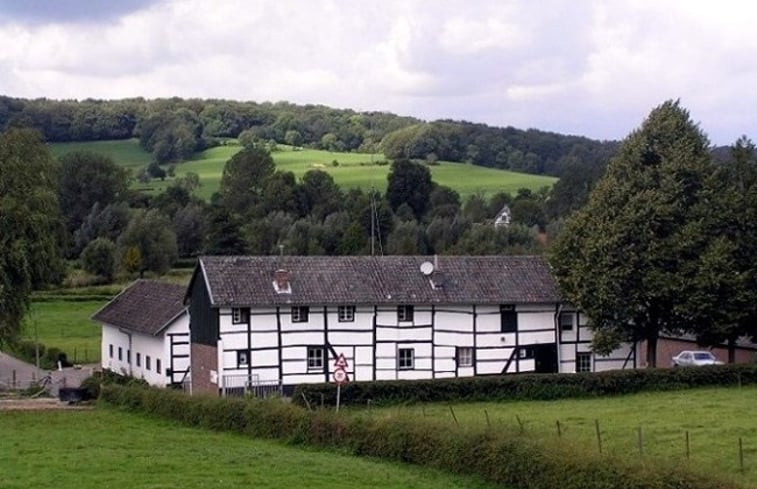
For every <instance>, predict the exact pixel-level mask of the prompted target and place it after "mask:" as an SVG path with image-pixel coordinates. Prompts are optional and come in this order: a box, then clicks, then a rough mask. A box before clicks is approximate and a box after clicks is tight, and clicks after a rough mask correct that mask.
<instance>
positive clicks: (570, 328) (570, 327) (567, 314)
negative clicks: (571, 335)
mask: <svg viewBox="0 0 757 489" xmlns="http://www.w3.org/2000/svg"><path fill="white" fill-rule="evenodd" d="M563 317H567V318H570V324H568V323H565V322H564V321H563ZM558 321H559V323H560V331H573V328H574V327H575V324H576V313H575V312H561V313H560V317H559V318H558Z"/></svg>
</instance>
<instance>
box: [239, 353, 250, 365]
mask: <svg viewBox="0 0 757 489" xmlns="http://www.w3.org/2000/svg"><path fill="white" fill-rule="evenodd" d="M249 365H250V351H249V350H237V368H241V367H247V366H249Z"/></svg>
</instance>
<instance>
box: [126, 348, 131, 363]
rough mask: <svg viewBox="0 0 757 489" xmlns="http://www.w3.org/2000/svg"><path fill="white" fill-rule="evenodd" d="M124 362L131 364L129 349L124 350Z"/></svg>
mask: <svg viewBox="0 0 757 489" xmlns="http://www.w3.org/2000/svg"><path fill="white" fill-rule="evenodd" d="M126 363H128V364H131V350H126Z"/></svg>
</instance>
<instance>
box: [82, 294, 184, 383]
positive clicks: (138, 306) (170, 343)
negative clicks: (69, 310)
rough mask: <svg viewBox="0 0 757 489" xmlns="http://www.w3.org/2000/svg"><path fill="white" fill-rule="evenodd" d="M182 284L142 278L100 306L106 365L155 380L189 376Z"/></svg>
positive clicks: (97, 318) (181, 379) (175, 380)
mask: <svg viewBox="0 0 757 489" xmlns="http://www.w3.org/2000/svg"><path fill="white" fill-rule="evenodd" d="M185 293H186V287H185V286H183V285H177V284H171V283H166V282H157V281H153V280H137V281H136V282H134V283H133V284H131V285H130V286H128V287H127V288H126V289H124V290H123V291H122V292H121V293H120V294H118V295H117V296H116V297H114V298H113V300H111V301H110V302H109V303H107V304H106V305H105V306H104V307H103V308H102V309H100V310H99V311H97V312H96V313H95V314H94V315H93V316H92V319H93V320H94V321H97V322H99V323H101V324H102V353H101V358H102V368H103V369H104V370H111V371H113V372H116V373H119V374H123V375H131V376H133V377H136V378H143V379H145V380H146V381H147V382H148V383H149V384H151V385H155V386H160V387H164V386H169V385H181V384H183V383H184V382H186V381H188V380H189V315H188V314H187V309H186V307H185V306H184V303H183V301H184V294H185Z"/></svg>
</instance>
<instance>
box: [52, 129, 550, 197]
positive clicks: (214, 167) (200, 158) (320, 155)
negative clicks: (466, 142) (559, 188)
mask: <svg viewBox="0 0 757 489" xmlns="http://www.w3.org/2000/svg"><path fill="white" fill-rule="evenodd" d="M50 146H51V149H52V152H53V154H54V155H55V156H60V155H61V154H65V153H66V152H68V151H74V150H82V149H86V150H90V151H94V152H98V153H103V154H105V155H108V156H110V157H112V158H113V159H114V160H115V161H116V162H117V163H119V164H121V165H123V166H126V167H128V168H130V169H132V171H133V172H136V171H137V170H138V169H139V168H140V167H143V166H145V165H147V164H148V163H149V162H150V155H149V154H148V153H146V152H145V151H144V150H142V149H141V148H140V147H139V143H138V141H137V140H136V139H130V140H126V141H93V142H84V143H55V144H51V145H50ZM240 149H241V146H239V145H237V144H234V143H233V141H231V142H229V144H226V145H223V146H217V147H215V148H210V149H208V150H205V151H202V152H200V153H197V154H196V155H194V156H193V157H192V158H191V159H189V160H187V161H185V162H183V163H180V164H177V165H176V176H183V175H185V174H186V173H187V172H194V173H197V174H198V175H199V176H200V182H201V184H202V186H201V187H200V189H198V190H197V195H198V196H200V197H201V198H203V199H206V200H208V199H210V196H211V195H212V194H213V193H214V192H215V191H217V190H218V187H219V185H220V182H221V174H222V173H223V167H224V165H225V163H226V161H228V159H229V158H231V157H232V156H233V155H234V153H236V152H237V151H239V150H240ZM272 156H273V160H274V162H275V163H276V166H277V168H278V169H280V170H284V171H291V172H293V173H294V174H295V176H297V177H298V178H300V177H302V175H304V174H305V172H307V171H309V170H323V171H327V172H329V173H330V174H331V175H332V176H333V178H334V181H335V182H336V183H337V184H338V185H340V186H341V187H342V188H353V187H359V188H362V189H363V190H369V189H371V188H376V189H377V190H379V191H382V192H383V191H384V190H386V176H387V174H388V173H389V165H388V164H385V161H386V159H385V158H384V155H383V154H363V153H332V152H329V151H322V150H315V149H300V150H296V151H295V150H293V149H292V148H291V147H289V146H285V145H279V150H278V151H275V152H273V154H272ZM334 161H336V162H337V163H338V165H336V166H335V165H334V164H333V162H334ZM379 163H382V164H379ZM429 169H430V170H431V176H432V178H433V180H434V181H435V182H437V183H439V184H441V185H447V186H449V187H452V188H453V189H455V190H456V191H458V192H459V193H460V195H461V196H462V197H466V196H468V195H471V194H473V193H476V192H481V193H483V194H486V195H491V194H493V193H496V192H500V191H504V192H510V193H513V194H514V193H515V192H517V190H518V189H519V188H528V189H531V190H538V189H540V188H542V187H549V186H551V185H553V184H554V183H555V182H556V181H557V179H556V178H554V177H549V176H544V175H529V174H526V173H516V172H511V171H507V170H499V169H495V168H486V167H482V166H475V165H469V164H465V163H453V162H440V163H439V164H438V165H432V166H429ZM171 181H172V179H171V178H166V179H165V180H164V181H160V180H153V181H151V182H149V183H148V184H142V183H139V182H135V183H134V187H135V188H138V189H140V190H144V191H147V192H151V193H152V192H159V191H162V190H164V189H165V188H166V187H167V186H169V185H170V184H171Z"/></svg>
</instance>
